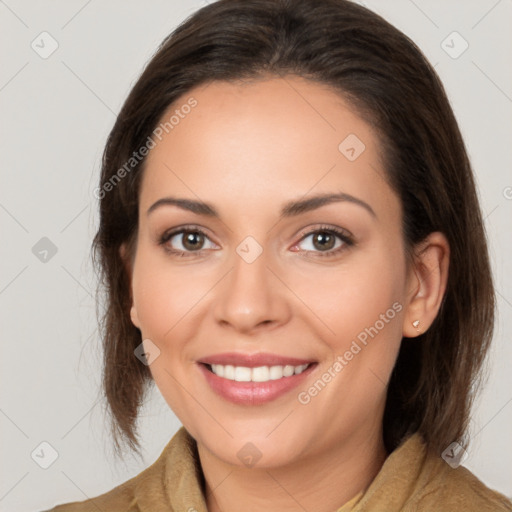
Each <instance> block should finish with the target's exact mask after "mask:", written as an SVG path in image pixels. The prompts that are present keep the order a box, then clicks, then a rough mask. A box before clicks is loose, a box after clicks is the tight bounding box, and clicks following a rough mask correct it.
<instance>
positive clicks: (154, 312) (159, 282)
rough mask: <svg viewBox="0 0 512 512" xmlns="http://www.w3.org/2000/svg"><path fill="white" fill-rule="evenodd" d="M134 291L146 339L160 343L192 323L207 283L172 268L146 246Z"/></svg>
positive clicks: (136, 267) (135, 275)
mask: <svg viewBox="0 0 512 512" xmlns="http://www.w3.org/2000/svg"><path fill="white" fill-rule="evenodd" d="M132 289H133V302H134V306H135V308H136V311H137V316H138V319H139V323H140V328H141V331H142V334H143V336H144V337H147V338H150V339H155V340H158V341H159V342H160V343H161V342H163V341H164V340H166V339H167V338H169V337H171V336H172V333H173V332H174V331H175V330H179V329H182V328H183V325H185V324H187V323H189V322H190V319H191V318H192V317H193V316H194V306H195V305H197V304H198V303H199V302H200V300H201V297H202V296H204V294H205V293H206V291H207V290H208V281H203V280H202V279H197V277H196V276H191V273H190V272H188V271H187V270H186V269H183V268H182V269H181V270H180V268H179V267H176V266H174V267H173V266H171V265H170V264H169V262H168V261H167V260H166V257H165V255H161V254H159V251H158V250H155V249H149V248H146V247H144V246H143V247H140V251H139V253H138V254H137V259H136V262H135V265H134V269H133V280H132ZM185 319H186V320H187V321H186V322H185V321H184V320H185Z"/></svg>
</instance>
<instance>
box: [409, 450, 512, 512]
mask: <svg viewBox="0 0 512 512" xmlns="http://www.w3.org/2000/svg"><path fill="white" fill-rule="evenodd" d="M436 459H439V460H434V461H429V462H430V468H429V474H428V475H427V476H428V477H429V481H428V483H426V485H425V486H424V487H423V488H422V490H421V492H420V493H418V499H417V500H415V501H416V506H417V510H418V511H427V510H437V511H439V512H443V511H445V510H446V511H450V512H452V511H459V510H460V511H464V512H473V511H474V512H507V511H508V512H512V502H511V501H510V500H509V499H508V498H506V497H505V496H504V495H503V494H500V493H499V492H497V491H495V490H493V489H491V488H489V487H487V486H486V485H485V484H484V483H483V482H482V481H481V480H479V479H478V478H477V477H476V476H475V475H474V474H473V473H471V471H469V470H468V469H467V468H465V467H463V466H459V467H457V468H452V467H450V466H449V465H448V464H446V463H445V462H444V461H443V460H442V459H441V458H440V457H439V458H436Z"/></svg>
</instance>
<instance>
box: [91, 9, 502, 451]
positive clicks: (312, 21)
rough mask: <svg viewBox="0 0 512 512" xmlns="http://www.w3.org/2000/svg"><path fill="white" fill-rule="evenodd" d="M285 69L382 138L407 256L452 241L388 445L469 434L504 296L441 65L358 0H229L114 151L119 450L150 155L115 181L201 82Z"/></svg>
mask: <svg viewBox="0 0 512 512" xmlns="http://www.w3.org/2000/svg"><path fill="white" fill-rule="evenodd" d="M287 75H294V76H299V77H302V78H305V79H307V80H311V81H313V82H316V83H319V84H324V85H327V86H329V87H331V88H332V89H333V90H334V91H336V92H337V93H339V95H340V96H342V97H343V98H345V99H347V100H348V102H349V105H350V106H351V107H352V108H353V109H354V111H355V112H357V113H358V115H360V116H361V118H363V119H364V120H365V121H367V122H368V123H370V125H371V126H372V127H373V129H374V130H375V133H377V134H378V137H379V142H380V148H381V151H382V155H383V157H382V158H383V162H384V168H385V170H386V179H387V180H388V182H389V184H390V185H391V187H392V189H393V190H394V191H395V192H396V194H397V195H398V197H399V199H400V202H401V207H402V218H403V238H404V246H405V248H406V250H407V251H408V254H409V253H413V252H414V247H415V246H417V244H419V243H420V242H421V241H422V240H424V239H425V238H426V237H427V236H428V235H429V234H430V233H432V232H434V231H440V232H442V233H443V234H444V235H445V236H446V238H447V240H448V242H449V245H450V265H449V276H448V282H447V288H446V292H445V295H444V298H443V302H442V305H441V308H440V310H439V312H438V315H437V316H436V319H435V320H434V322H433V324H432V325H431V327H430V328H429V329H428V330H427V331H426V332H425V333H423V334H421V335H420V336H418V338H417V339H411V340H405V342H404V341H402V344H401V348H400V351H399V355H398V358H397V361H396V363H395V366H394V369H393V372H392V375H391V379H390V382H389V385H388V390H387V398H386V408H385V412H384V418H383V435H384V442H385V445H386V448H387V450H388V451H389V452H391V451H392V450H394V449H395V448H396V447H397V446H398V445H399V444H400V443H401V442H402V441H403V440H404V439H405V438H406V437H408V436H409V435H410V434H412V433H414V432H419V433H420V434H421V435H422V436H423V438H424V440H425V443H426V446H427V449H428V450H429V451H430V452H433V453H438V454H439V453H441V452H442V451H443V450H444V449H445V448H446V447H447V446H448V445H449V444H450V443H451V442H453V441H455V440H462V439H463V437H464V436H466V434H467V432H466V431H467V427H468V422H469V414H470V410H471V406H472V402H473V399H474V396H475V390H476V388H477V386H478V385H479V384H481V376H482V374H483V372H482V371H481V370H482V364H483V362H484V360H485V355H486V353H487V350H488V347H489V343H490V342H491V339H492V334H493V327H494V312H495V295H494V288H493V282H492V275H491V270H490V265H489V257H488V249H487V242H486V235H485V230H484V225H483V220H482V214H481V211H480V206H479V203H478V197H477V193H476V188H475V183H474V178H473V173H472V169H471V165H470V162H469V159H468V156H467V152H466V149H465V145H464V142H463V139H462V136H461V133H460V130H459V128H458V125H457V122H456V119H455V116H454V114H453V111H452V109H451V107H450V104H449V101H448V99H447V96H446V93H445V90H444V88H443V85H442V84H441V82H440V80H439V78H438V76H437V74H436V72H435V70H434V69H433V67H432V66H431V65H430V64H429V62H428V61H427V60H426V58H425V57H424V56H423V54H422V52H421V51H420V50H419V48H418V47H417V46H416V45H415V44H414V43H413V42H412V41H411V40H410V39H409V38H408V37H407V36H405V35H404V34H403V33H402V32H400V31H399V30H398V29H396V28H395V27H393V26H392V25H391V24H390V23H388V22H387V21H386V20H384V19H383V18H382V17H380V16H379V15H377V14H375V13H374V12H372V11H370V10H368V9H366V8H364V7H362V6H360V5H357V4H355V3H352V2H350V1H348V0H219V1H217V2H215V3H212V4H210V5H207V6H205V7H203V8H202V9H200V10H198V11H197V12H195V13H194V14H193V15H191V16H190V17H189V18H187V19H186V20H185V21H184V22H183V23H182V24H181V25H179V26H178V27H177V28H176V29H175V30H174V31H173V32H172V33H171V34H170V35H169V36H168V37H167V38H165V39H164V41H163V42H162V43H161V45H160V46H159V48H158V49H157V51H156V53H155V54H154V56H153V57H152V58H151V60H150V61H149V63H148V64H147V65H146V67H145V69H144V71H143V72H142V74H141V76H140V77H139V79H138V81H137V82H136V83H135V85H134V86H133V88H132V90H131V92H130V94H129V95H128V98H127V99H126V101H125V103H124V105H123V107H122V109H121V111H120V113H119V116H118V117H117V120H116V122H115V125H114V127H113V129H112V131H111V132H110V134H109V137H108V140H107V142H106V147H105V150H104V153H103V159H102V171H101V178H100V190H102V191H103V192H102V193H101V194H100V196H99V197H100V205H99V208H100V224H99V229H98V231H97V233H96V235H95V238H94V241H93V246H92V249H93V261H94V263H95V264H96V268H97V269H98V271H99V274H100V287H99V290H100V289H101V290H102V291H103V292H104V300H105V311H104V313H103V314H102V316H101V318H100V326H101V330H102V340H103V348H104V361H103V364H104V368H103V393H104V395H105V398H106V402H107V407H108V411H109V413H110V424H111V432H112V434H113V438H114V441H115V449H116V454H119V453H120V450H121V445H122V443H125V444H126V445H128V446H129V448H131V449H132V450H133V451H136V452H139V453H140V442H139V436H138V433H137V416H138V412H139V407H140V406H141V405H142V404H143V401H144V397H145V393H146V391H147V389H148V385H149V384H150V383H151V382H152V377H151V373H150V371H149V368H148V366H146V365H144V364H142V363H141V362H140V361H139V360H138V359H137V358H136V357H135V355H134V350H135V348H136V347H137V346H138V345H139V344H140V343H141V332H140V330H139V329H137V328H136V327H135V326H134V325H133V324H132V322H131V319H130V307H131V292H130V280H129V272H128V270H127V268H126V260H125V259H123V258H122V256H121V255H120V251H119V249H120V247H121V245H122V244H126V246H127V247H128V258H129V257H133V254H134V250H135V248H136V237H137V229H138V203H139V192H140V183H141V176H142V174H143V169H144V162H145V158H143V159H140V161H137V162H136V164H135V165H133V166H132V168H131V169H130V170H129V172H125V173H123V174H122V179H119V176H121V174H117V178H118V179H117V180H116V182H115V183H114V182H113V181H112V180H113V177H114V179H115V175H116V173H119V171H120V169H122V168H123V166H125V167H124V168H125V169H126V162H128V161H130V158H132V156H133V154H134V152H136V151H138V150H139V149H140V148H141V147H142V146H144V145H145V143H146V140H147V138H148V136H150V135H151V134H152V132H153V130H155V127H156V126H157V123H158V122H159V120H160V119H161V118H162V116H163V114H164V113H165V112H166V111H167V109H168V108H169V107H170V106H171V105H173V104H174V103H175V102H176V101H177V100H179V99H180V98H182V97H184V96H183V95H185V94H186V93H188V92H190V91H191V90H192V89H193V88H194V87H197V86H199V85H202V84H205V83H207V82H211V81H231V82H234V81H238V80H249V79H265V77H285V76H287ZM132 163H133V162H132ZM109 183H110V187H109V186H108V185H107V184H109ZM113 183H114V184H113ZM112 184H113V185H112ZM105 191H108V192H105Z"/></svg>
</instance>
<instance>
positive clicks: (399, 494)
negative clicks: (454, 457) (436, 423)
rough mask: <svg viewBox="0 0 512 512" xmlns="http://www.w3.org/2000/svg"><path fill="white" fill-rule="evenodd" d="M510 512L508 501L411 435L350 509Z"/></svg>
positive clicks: (367, 511)
mask: <svg viewBox="0 0 512 512" xmlns="http://www.w3.org/2000/svg"><path fill="white" fill-rule="evenodd" d="M433 510H435V511H436V512H512V502H511V501H510V500H509V499H508V498H506V497H505V496H504V495H502V494H500V493H499V492H497V491H494V490H493V489H490V488H489V487H487V486H486V485H485V484H484V483H483V482H482V481H480V480H479V479H478V478H477V477H476V476H475V475H473V473H471V472H470V471H469V470H468V469H466V468H465V467H463V466H458V467H455V468H453V467H451V466H450V465H449V464H448V463H447V462H445V460H443V458H442V457H441V456H437V455H435V454H430V453H428V452H427V450H426V445H425V443H424V441H423V438H422V437H421V436H420V435H419V434H414V435H412V436H410V437H409V438H408V439H406V440H405V441H404V442H403V443H402V444H401V445H400V446H399V447H398V448H396V449H395V450H394V451H393V452H392V453H391V454H390V455H389V456H388V458H387V459H386V461H385V462H384V465H383V466H382V468H381V470H380V472H379V473H378V475H377V476H376V478H375V479H374V481H373V482H372V483H371V484H370V487H369V488H368V489H367V491H366V492H365V493H364V495H363V498H362V499H361V501H360V502H358V504H357V505H356V506H355V507H354V509H353V512H398V511H400V512H431V511H433Z"/></svg>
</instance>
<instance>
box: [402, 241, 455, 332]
mask: <svg viewBox="0 0 512 512" xmlns="http://www.w3.org/2000/svg"><path fill="white" fill-rule="evenodd" d="M449 261H450V246H449V243H448V240H447V239H446V237H445V236H444V235H443V234H442V233H440V232H435V233H431V234H430V235H429V236H428V237H427V238H426V239H425V240H424V241H423V242H422V243H421V244H420V245H419V246H418V248H417V249H416V253H415V257H414V262H413V264H412V265H413V268H411V271H410V276H409V279H408V282H407V286H408V291H409V295H408V305H407V308H406V311H405V315H404V324H403V336H404V337H406V338H414V337H416V336H419V335H420V334H423V333H424V332H425V331H427V330H428V328H429V327H430V326H431V325H432V323H433V322H434V320H435V318H436V316H437V313H438V312H439V309H440V307H441V304H442V302H443V298H444V294H445V292H446V284H447V282H448V270H449Z"/></svg>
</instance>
